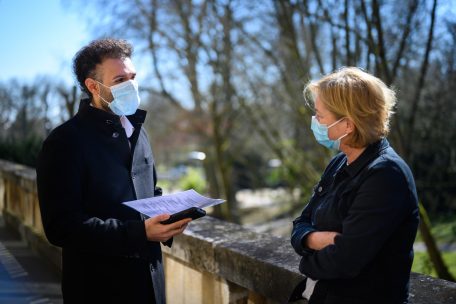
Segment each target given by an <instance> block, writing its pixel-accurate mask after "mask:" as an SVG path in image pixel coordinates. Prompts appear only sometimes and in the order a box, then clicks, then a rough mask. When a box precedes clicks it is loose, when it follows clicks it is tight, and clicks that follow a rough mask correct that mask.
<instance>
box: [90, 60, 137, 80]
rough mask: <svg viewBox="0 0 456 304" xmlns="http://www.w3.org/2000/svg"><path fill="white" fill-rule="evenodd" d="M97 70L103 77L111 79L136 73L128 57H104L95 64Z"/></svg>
mask: <svg viewBox="0 0 456 304" xmlns="http://www.w3.org/2000/svg"><path fill="white" fill-rule="evenodd" d="M97 70H98V72H100V74H101V75H102V77H103V78H105V77H106V78H108V79H113V78H115V77H118V76H125V75H129V74H136V69H135V67H134V65H133V63H132V61H131V59H130V58H106V59H104V60H103V62H102V63H101V64H99V65H97Z"/></svg>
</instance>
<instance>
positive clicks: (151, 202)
mask: <svg viewBox="0 0 456 304" xmlns="http://www.w3.org/2000/svg"><path fill="white" fill-rule="evenodd" d="M224 201H225V200H222V199H215V198H209V197H205V196H202V195H201V194H199V193H198V192H196V191H195V190H193V189H191V190H187V191H182V192H177V193H173V194H169V195H163V196H156V197H150V198H144V199H140V200H136V201H129V202H124V203H123V204H125V205H127V206H129V207H131V208H133V209H135V210H136V211H138V212H140V213H142V214H145V215H147V216H149V217H155V216H157V215H160V214H165V213H167V214H174V213H177V212H179V211H182V210H185V209H188V208H191V207H198V208H206V207H210V206H215V205H218V204H221V203H223V202H224Z"/></svg>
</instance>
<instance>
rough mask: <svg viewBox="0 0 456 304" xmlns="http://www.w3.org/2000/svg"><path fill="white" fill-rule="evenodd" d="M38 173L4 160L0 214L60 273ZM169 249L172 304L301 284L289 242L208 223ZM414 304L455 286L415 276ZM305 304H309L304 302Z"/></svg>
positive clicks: (453, 293)
mask: <svg viewBox="0 0 456 304" xmlns="http://www.w3.org/2000/svg"><path fill="white" fill-rule="evenodd" d="M35 179H36V176H35V171H34V170H33V169H30V168H27V167H24V166H20V165H17V164H13V163H10V162H6V161H2V160H0V209H2V210H3V216H4V218H5V222H6V223H8V224H9V225H11V226H13V227H15V228H16V229H17V230H18V231H19V232H20V233H21V235H22V236H23V237H24V239H25V240H27V241H28V242H29V244H30V246H31V247H33V248H34V249H35V250H36V251H38V252H39V253H40V254H42V255H44V256H46V257H47V258H48V259H49V260H50V261H51V262H52V263H53V264H54V265H55V266H56V267H60V263H61V259H60V249H59V248H57V247H54V246H52V245H50V244H49V243H48V242H47V241H46V238H45V236H44V233H43V227H42V225H41V218H40V212H39V206H38V199H37V194H36V185H35ZM163 249H164V264H165V271H166V282H167V297H168V303H170V304H180V303H182V304H184V303H190V304H192V303H202V304H213V303H220V304H223V303H251V304H259V303H284V302H286V300H287V298H288V295H289V293H290V292H291V290H292V288H293V286H294V285H295V284H296V283H297V282H299V280H300V279H302V275H301V274H300V273H299V272H298V271H297V267H298V264H299V257H298V256H297V255H296V254H295V253H294V251H293V250H292V248H291V247H290V244H289V240H288V239H285V238H279V237H274V236H271V235H267V234H258V233H255V232H252V231H249V230H247V229H245V228H242V227H241V226H239V225H235V224H232V223H227V222H223V221H220V220H217V219H214V218H211V217H205V218H202V219H199V220H197V221H194V222H192V223H191V224H190V225H189V228H188V229H187V230H186V233H185V234H184V235H181V236H179V237H176V238H175V240H174V244H173V247H172V248H171V249H169V248H163ZM410 298H411V303H415V304H425V303H432V304H443V303H456V284H455V283H451V282H448V281H444V280H439V279H435V278H432V277H429V276H425V275H421V274H415V273H414V274H412V276H411V297H410ZM301 303H305V302H304V301H302V302H301Z"/></svg>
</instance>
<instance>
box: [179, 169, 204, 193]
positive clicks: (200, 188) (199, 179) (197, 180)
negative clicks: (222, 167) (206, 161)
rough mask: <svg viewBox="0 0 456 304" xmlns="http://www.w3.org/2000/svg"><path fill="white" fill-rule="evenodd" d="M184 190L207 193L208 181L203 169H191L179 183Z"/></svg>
mask: <svg viewBox="0 0 456 304" xmlns="http://www.w3.org/2000/svg"><path fill="white" fill-rule="evenodd" d="M178 185H179V188H180V189H182V190H188V189H195V191H197V192H199V193H204V192H205V191H206V180H205V179H204V174H203V172H202V170H201V169H198V168H192V167H189V168H188V169H187V172H186V173H185V175H184V176H182V177H181V178H180V179H179V181H178Z"/></svg>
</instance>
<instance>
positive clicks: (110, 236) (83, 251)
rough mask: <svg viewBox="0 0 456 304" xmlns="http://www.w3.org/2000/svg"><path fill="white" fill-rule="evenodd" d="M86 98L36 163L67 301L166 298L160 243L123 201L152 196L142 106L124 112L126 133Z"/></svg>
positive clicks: (49, 140)
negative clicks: (150, 237)
mask: <svg viewBox="0 0 456 304" xmlns="http://www.w3.org/2000/svg"><path fill="white" fill-rule="evenodd" d="M89 102H90V101H89V100H88V99H85V100H82V101H81V104H80V107H79V111H78V113H77V114H76V115H75V116H74V117H73V118H71V119H70V120H69V121H67V122H66V123H64V124H63V125H61V126H59V127H57V128H56V129H55V130H53V131H52V133H51V134H50V135H49V137H48V138H47V139H46V140H45V142H44V144H43V147H42V150H41V152H40V155H39V159H38V163H37V170H36V171H37V184H38V195H39V202H40V208H41V216H42V220H43V226H44V230H45V233H46V236H47V238H48V240H49V241H50V242H51V243H52V244H54V245H56V246H59V247H62V290H63V297H64V300H65V303H92V302H98V303H154V298H155V302H156V303H164V302H165V289H164V274H163V266H162V254H161V248H160V243H159V242H150V241H147V238H146V232H145V226H144V222H143V219H142V217H141V215H140V214H139V213H138V212H136V211H134V210H133V209H130V208H129V207H126V206H124V205H122V202H125V201H131V200H135V199H141V198H146V197H151V196H154V189H155V184H156V178H155V169H154V159H153V156H152V150H151V148H150V144H149V140H148V138H147V134H146V132H145V131H144V129H143V128H142V124H143V122H144V120H145V117H146V112H145V111H142V110H137V111H136V113H135V114H134V115H131V116H128V119H129V120H130V122H131V123H132V125H133V126H134V128H135V130H134V132H133V135H132V136H131V137H130V139H128V138H127V136H126V133H125V131H124V129H123V127H122V125H121V123H120V119H119V116H117V115H113V114H110V113H108V112H105V111H102V110H99V109H97V108H94V107H92V106H90V104H89ZM129 142H130V145H129ZM130 146H131V147H130Z"/></svg>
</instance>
